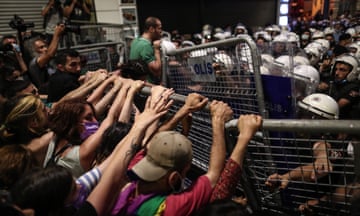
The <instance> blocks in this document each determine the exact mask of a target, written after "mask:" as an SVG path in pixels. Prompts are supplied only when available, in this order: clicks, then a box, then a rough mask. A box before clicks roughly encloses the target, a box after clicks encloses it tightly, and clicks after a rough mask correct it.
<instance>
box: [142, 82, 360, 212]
mask: <svg viewBox="0 0 360 216" xmlns="http://www.w3.org/2000/svg"><path fill="white" fill-rule="evenodd" d="M142 93H143V94H145V95H149V94H150V88H149V87H144V88H143V89H142ZM170 98H171V99H173V100H174V101H175V105H174V106H173V108H172V110H171V112H172V113H175V112H176V111H177V110H178V109H179V108H180V106H181V105H183V104H184V103H185V100H186V96H185V95H181V94H174V95H172V96H171V97H170ZM236 127H237V119H233V120H231V121H229V122H227V123H226V125H225V128H226V132H227V135H226V136H227V147H228V152H229V153H230V152H231V151H232V148H233V145H234V144H235V141H236V138H237V135H238V133H237V129H236ZM177 130H181V126H178V128H177ZM270 131H271V132H278V133H280V132H287V136H283V137H276V136H274V137H271V136H269V134H270V133H269V132H270ZM359 132H360V121H353V120H299V119H287V120H286V119H266V118H265V119H263V123H262V128H261V130H260V131H259V132H257V133H256V134H255V136H254V138H253V139H252V140H251V141H250V143H249V144H248V151H247V154H246V158H245V161H244V169H243V174H242V179H241V181H240V182H239V184H238V187H237V191H236V192H235V194H238V195H244V196H246V197H247V199H248V204H249V206H250V207H251V208H252V209H253V210H259V209H262V210H266V211H267V212H269V213H272V214H270V215H300V214H301V213H300V211H299V209H298V207H299V205H302V204H304V203H305V202H307V201H308V200H315V201H316V202H318V203H317V204H316V205H314V206H313V207H311V210H312V212H313V215H349V207H350V199H351V197H352V192H353V191H354V190H357V189H359V187H358V186H357V184H356V183H355V181H356V179H357V178H358V175H359V171H358V169H359V167H358V166H355V164H356V163H358V161H357V162H356V158H359V156H360V154H359V153H360V151H359V147H360V146H359V144H360V142H359V141H358V140H351V139H350V138H346V139H341V140H338V139H336V137H335V138H334V136H330V134H332V135H337V134H341V133H347V134H349V136H350V137H354V136H352V135H356V136H355V137H357V136H358V134H359ZM240 133H241V131H240ZM318 134H327V136H326V138H321V137H320V136H317V135H318ZM311 135H312V136H311ZM314 137H317V138H314ZM189 138H190V139H191V141H192V142H193V149H194V152H193V153H194V158H193V164H194V165H195V166H196V167H198V168H200V169H202V170H203V171H204V172H205V171H206V170H207V168H208V167H207V165H208V162H209V161H208V159H209V155H210V148H211V142H212V133H211V120H210V115H209V110H208V108H205V109H204V110H202V111H199V112H196V113H194V114H193V125H192V129H191V131H190V135H189ZM318 142H327V143H329V144H330V145H331V146H327V148H326V149H325V150H324V151H326V155H327V157H326V158H321V159H324V160H325V161H326V162H324V164H325V165H328V166H331V167H332V170H331V171H329V172H328V173H327V174H326V175H324V176H323V177H321V178H319V179H314V180H309V179H305V175H304V176H302V174H301V175H300V177H299V178H297V179H290V180H288V187H287V188H286V189H284V190H279V189H276V188H275V190H274V189H271V188H269V187H267V186H265V181H266V179H267V178H268V176H269V175H271V174H274V173H279V174H284V173H287V172H290V171H292V170H294V169H295V168H296V167H299V166H304V165H310V167H315V163H314V162H315V161H316V157H315V156H314V155H313V154H314V151H315V150H316V148H315V147H314V144H315V143H318ZM279 143H281V145H279ZM350 143H351V145H349V144H350ZM349 146H352V149H351V148H349ZM314 149H315V150H314ZM357 160H359V159H357ZM308 171H309V170H306V169H304V170H302V172H308ZM277 183H279V184H280V183H281V182H277Z"/></svg>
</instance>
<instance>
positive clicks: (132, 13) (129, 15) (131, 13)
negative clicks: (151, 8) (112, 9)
mask: <svg viewBox="0 0 360 216" xmlns="http://www.w3.org/2000/svg"><path fill="white" fill-rule="evenodd" d="M121 13H122V18H123V23H124V24H136V23H137V16H136V8H135V7H127V8H124V7H123V8H121Z"/></svg>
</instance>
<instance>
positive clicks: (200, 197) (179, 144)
mask: <svg viewBox="0 0 360 216" xmlns="http://www.w3.org/2000/svg"><path fill="white" fill-rule="evenodd" d="M210 113H211V119H212V127H213V144H212V146H211V153H210V160H209V161H210V162H209V168H208V171H207V173H205V174H204V175H202V176H200V177H199V178H198V179H196V180H195V181H194V182H193V184H192V185H191V186H189V187H188V188H187V189H186V190H183V182H184V179H185V177H186V174H187V172H188V171H189V170H190V167H191V162H192V143H191V141H190V140H189V139H188V138H187V137H185V136H184V135H182V134H180V133H179V132H175V131H161V132H158V133H156V134H155V135H154V137H153V138H152V139H151V140H150V142H149V144H148V148H147V152H146V156H145V157H144V158H143V159H141V160H140V161H139V162H138V163H137V164H135V165H134V166H133V167H132V168H131V169H130V170H128V176H129V178H130V179H131V182H129V184H127V186H126V187H124V188H123V189H121V193H120V194H119V198H118V200H117V202H116V204H115V206H114V208H113V210H112V215H118V214H123V215H133V214H137V215H155V214H161V215H191V214H193V213H194V212H196V211H198V210H199V209H200V208H201V207H203V206H204V205H206V204H207V203H208V202H209V199H210V197H211V193H212V189H213V188H214V186H215V185H216V182H217V180H218V178H219V176H220V174H221V171H222V169H223V166H224V163H225V157H226V154H225V153H226V148H225V140H224V137H225V136H224V135H225V134H224V126H225V122H227V121H228V120H230V119H231V118H232V115H233V111H232V110H231V108H230V107H229V106H228V105H227V104H226V103H224V102H221V101H212V102H211V103H210Z"/></svg>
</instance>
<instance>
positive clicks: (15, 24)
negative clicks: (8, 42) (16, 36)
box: [9, 14, 35, 32]
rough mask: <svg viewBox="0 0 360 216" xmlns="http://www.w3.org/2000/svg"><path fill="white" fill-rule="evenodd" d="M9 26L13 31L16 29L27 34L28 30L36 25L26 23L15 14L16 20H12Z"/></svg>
mask: <svg viewBox="0 0 360 216" xmlns="http://www.w3.org/2000/svg"><path fill="white" fill-rule="evenodd" d="M9 26H10V27H11V28H12V29H16V30H18V31H20V32H25V31H26V30H27V28H33V27H35V24H34V23H33V22H25V21H24V19H23V18H21V17H19V16H18V15H16V14H15V15H14V18H13V19H11V20H10V22H9Z"/></svg>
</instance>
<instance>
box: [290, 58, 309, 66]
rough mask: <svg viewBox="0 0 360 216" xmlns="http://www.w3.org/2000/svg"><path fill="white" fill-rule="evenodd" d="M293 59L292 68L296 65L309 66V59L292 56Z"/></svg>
mask: <svg viewBox="0 0 360 216" xmlns="http://www.w3.org/2000/svg"><path fill="white" fill-rule="evenodd" d="M293 59H294V67H296V66H298V65H310V61H309V59H308V58H307V57H305V56H301V55H296V56H294V58H293Z"/></svg>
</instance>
